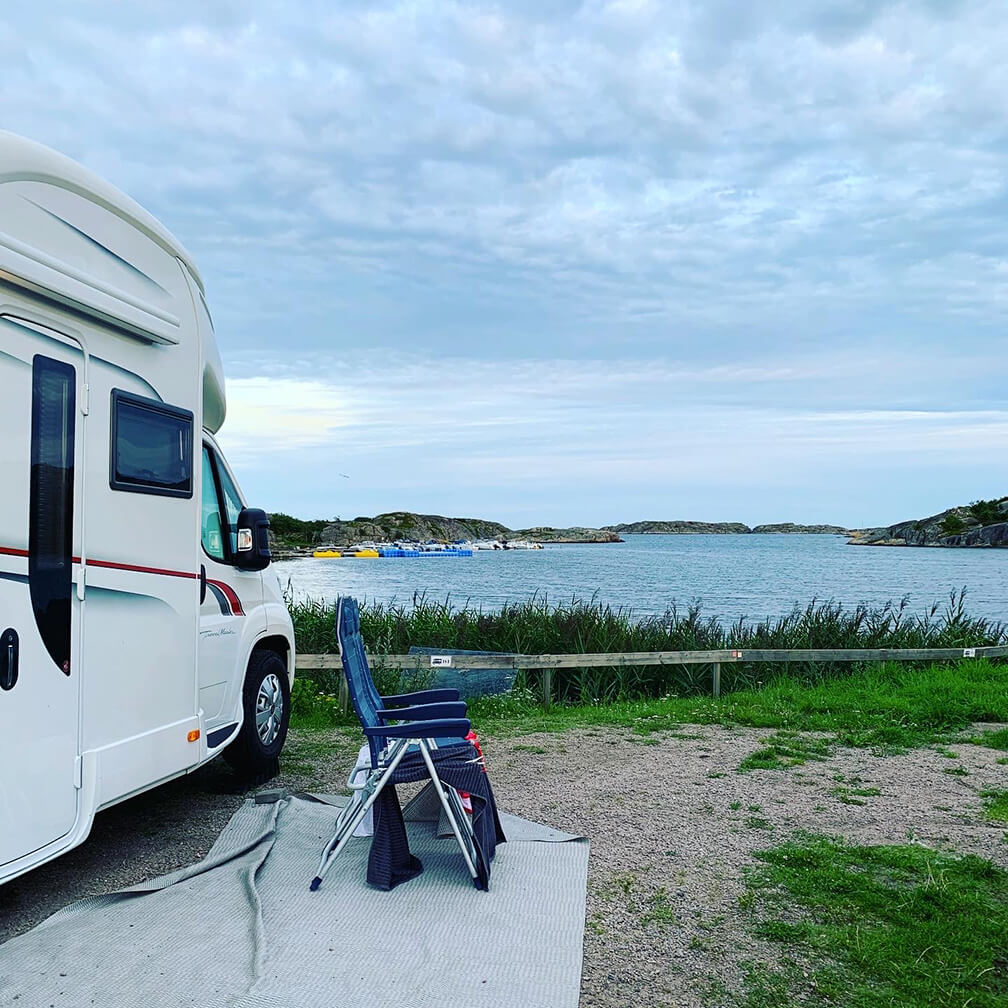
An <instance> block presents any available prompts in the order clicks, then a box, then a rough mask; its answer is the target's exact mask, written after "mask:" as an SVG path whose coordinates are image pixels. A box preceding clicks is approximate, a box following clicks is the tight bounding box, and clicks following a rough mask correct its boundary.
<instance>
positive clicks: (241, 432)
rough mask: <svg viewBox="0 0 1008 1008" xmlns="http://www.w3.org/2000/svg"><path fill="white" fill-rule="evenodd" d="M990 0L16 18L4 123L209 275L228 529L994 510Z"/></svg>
mask: <svg viewBox="0 0 1008 1008" xmlns="http://www.w3.org/2000/svg"><path fill="white" fill-rule="evenodd" d="M1004 13H1005V9H1004V4H1003V2H984V0H970V2H968V3H967V2H961V3H960V2H957V0H917V2H906V3H899V2H884V0H877V2H869V0H819V2H815V0H780V2H779V3H774V4H769V3H768V4H752V3H743V2H740V0H733V2H726V0H664V2H648V0H613V2H608V3H605V2H586V3H573V2H564V0H536V2H535V3H533V2H526V0H516V2H513V3H500V4H495V5H493V4H485V3H482V2H477V0H471V2H463V3H452V2H449V0H429V2H425V0H418V2H409V3H406V2H404V3H384V2H369V3H354V2H341V3H332V2H310V0H298V2H289V0H284V2H275V3H271V2H258V0H243V2H231V0H227V2H221V0H200V2H198V3H197V2H194V0H175V2H173V3H171V4H167V3H150V2H145V0H133V2H131V3H130V4H121V3H119V2H115V0H105V2H98V0H77V2H58V0H52V2H48V3H46V4H17V5H15V4H4V9H3V12H2V13H0V59H2V65H3V68H4V69H3V75H2V77H0V127H2V128H5V129H9V130H13V131H14V132H16V133H21V134H24V135H26V136H29V137H32V138H33V139H36V140H39V141H41V142H43V143H46V144H49V145H50V146H53V147H55V148H57V149H59V150H61V151H63V152H64V153H66V154H69V155H70V156H71V157H74V158H75V159H77V160H79V161H81V162H83V163H84V164H86V165H87V166H88V167H90V168H91V169H93V170H95V171H97V172H98V173H99V174H102V175H104V176H106V177H108V178H109V179H110V180H111V181H112V182H114V183H115V184H116V185H118V186H119V187H120V188H122V189H124V190H125V191H126V192H128V193H129V194H130V195H131V196H133V197H134V198H135V199H137V200H138V201H139V202H140V203H142V204H143V205H144V206H146V207H147V208H148V209H149V210H150V211H151V212H153V213H154V214H155V215H156V216H157V217H159V218H160V219H161V220H163V221H164V222H165V224H166V225H167V226H168V227H169V228H170V229H171V230H172V231H173V232H174V233H175V234H176V235H177V236H178V237H179V238H180V239H181V241H182V242H183V244H184V245H185V246H186V247H187V248H188V249H189V251H190V252H191V253H192V254H193V256H194V257H195V259H196V261H197V263H198V264H199V266H200V269H201V271H202V274H203V278H204V281H205V284H206V287H207V295H208V299H209V302H210V305H211V309H212V310H213V313H214V320H215V324H216V328H217V334H218V338H219V342H220V345H221V351H222V355H223V357H224V361H225V367H226V371H227V375H228V396H229V416H228V420H227V423H226V424H225V427H224V429H223V432H222V435H221V441H222V443H223V445H224V446H225V450H226V451H227V453H228V455H229V457H230V458H231V460H232V463H233V464H234V467H235V468H236V470H237V471H238V474H239V478H240V480H241V482H242V484H243V486H244V489H245V492H246V495H247V496H248V497H249V498H250V499H251V502H252V503H254V504H257V505H260V506H263V507H265V508H267V509H270V510H282V511H286V512H289V513H292V514H295V515H299V516H301V517H326V518H330V517H333V516H335V515H339V516H341V517H344V518H345V517H352V516H354V515H358V514H374V513H376V512H378V511H386V510H393V509H409V510H416V511H431V512H438V513H442V514H450V515H471V516H478V517H485V518H492V519H496V520H499V521H502V522H504V523H505V524H508V525H511V526H512V527H523V526H526V525H530V524H554V525H568V524H590V525H596V524H608V523H614V522H620V521H633V520H638V519H644V518H652V519H674V518H689V519H705V520H737V521H744V522H747V523H749V524H756V523H759V522H768V521H787V520H790V521H808V522H812V521H815V522H820V521H827V522H835V523H838V524H848V525H875V524H888V523H889V522H893V521H896V520H899V519H904V518H910V517H918V516H921V515H924V514H930V513H933V512H935V511H939V510H942V509H943V508H945V507H948V506H950V505H952V504H956V503H963V502H966V501H970V500H973V499H976V498H978V497H992V496H1001V495H1003V494H1005V493H1008V473H1006V466H1005V445H1006V444H1008V395H1006V392H1005V389H1006V387H1008V381H1006V379H1008V363H1006V361H1008V355H1006V354H1005V352H1004V350H1003V347H1004V326H1005V322H1006V315H1008V248H1006V246H1008V230H1006V213H1008V163H1006V155H1008V113H1006V108H1008V103H1006V99H1008V61H1006V60H1005V58H1004V53H1005V51H1006V50H1008V21H1006V19H1005V16H1004Z"/></svg>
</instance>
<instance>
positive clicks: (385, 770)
mask: <svg viewBox="0 0 1008 1008" xmlns="http://www.w3.org/2000/svg"><path fill="white" fill-rule="evenodd" d="M414 745H415V746H416V747H417V748H418V749H419V751H420V754H421V756H422V758H423V761H424V763H425V764H426V765H427V770H428V772H429V773H430V777H431V782H432V783H433V784H434V790H435V792H436V793H437V795H438V798H439V800H440V802H441V807H442V808H443V809H444V811H445V814H446V815H447V817H448V822H449V823H450V824H451V828H452V832H453V833H454V834H455V840H456V842H457V843H458V845H459V850H460V851H461V852H462V857H463V859H464V860H465V864H466V868H468V869H469V874H470V875H471V876H472V878H473V879H475V878H477V876H478V871H477V868H476V859H477V853H476V844H475V841H474V839H473V833H472V823H471V822H470V821H469V817H468V816H467V815H466V813H465V810H464V809H463V808H462V802H461V801H460V800H459V796H458V792H457V791H456V790H455V789H454V788H453V787H449V786H448V785H446V784H445V783H444V782H443V781H442V780H441V778H440V777H439V776H438V773H437V769H436V767H435V766H434V761H433V760H432V759H431V755H430V749H429V748H428V743H427V740H426V739H397V740H396V741H395V742H394V743H393V744H392V745H391V746H390V747H389V749H388V750H387V752H386V753H385V754H383V755H384V756H385V757H386V758H385V759H384V760H383V761H382V762H381V763H380V764H379V766H378V767H377V769H375V770H372V771H371V773H370V774H369V775H368V778H367V780H366V781H365V782H364V783H363V784H362V785H359V786H358V787H356V788H354V791H353V797H352V798H351V799H350V802H349V803H348V804H347V805H346V806H344V808H343V809H342V811H341V812H340V814H339V817H338V818H337V820H336V827H335V830H334V831H333V836H332V839H331V840H330V841H329V843H328V844H326V847H325V849H324V850H323V851H322V857H321V859H320V860H319V867H318V872H317V874H316V875H315V878H313V879H312V881H311V886H310V888H311V890H312V891H313V892H314V891H315V890H316V889H318V887H319V886H320V885H321V884H322V879H323V878H324V877H325V875H326V872H328V871H329V869H330V868H331V867H332V865H333V862H334V861H335V860H336V859H337V858H338V857H339V856H340V854H341V853H342V852H343V848H344V847H346V845H347V843H348V842H349V840H350V838H351V837H352V836H353V832H354V830H355V829H356V828H357V826H358V824H359V823H360V822H361V820H362V819H363V818H364V816H366V815H367V812H368V809H370V808H371V806H372V805H374V803H375V801H376V800H377V799H378V796H379V795H380V794H381V792H382V790H383V788H384V787H385V785H386V784H388V783H389V781H390V780H391V779H392V775H393V773H394V772H395V769H396V767H397V766H398V765H399V764H400V763H401V762H402V759H403V757H404V756H405V755H406V754H407V752H408V751H409V749H410V747H411V746H414Z"/></svg>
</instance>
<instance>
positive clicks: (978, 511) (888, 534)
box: [850, 497, 1008, 546]
mask: <svg viewBox="0 0 1008 1008" xmlns="http://www.w3.org/2000/svg"><path fill="white" fill-rule="evenodd" d="M990 519H993V520H990ZM999 519H1000V520H999ZM1005 519H1008V497H1002V498H1001V499H1000V500H997V501H977V502H974V503H973V504H970V505H966V506H963V507H954V508H949V509H948V510H946V511H942V512H940V513H939V514H936V515H931V516H930V517H929V518H916V519H911V520H910V521H902V522H896V524H895V525H886V526H884V527H882V528H871V529H861V530H860V531H859V532H857V533H856V534H855V535H854V537H853V538H852V539H851V540H850V544H851V545H852V546H1008V521H1006V520H1005Z"/></svg>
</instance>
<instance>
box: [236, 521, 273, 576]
mask: <svg viewBox="0 0 1008 1008" xmlns="http://www.w3.org/2000/svg"><path fill="white" fill-rule="evenodd" d="M269 527H270V521H269V515H268V514H266V512H265V511H262V510H261V509H259V508H245V509H244V510H243V511H242V512H241V514H239V515H238V522H237V524H236V526H235V528H236V531H237V534H238V545H237V548H236V549H235V555H234V564H235V567H238V568H240V569H241V570H247V571H261V570H265V569H266V568H267V567H268V566H269V565H270V560H272V559H273V558H272V556H271V555H270V547H269Z"/></svg>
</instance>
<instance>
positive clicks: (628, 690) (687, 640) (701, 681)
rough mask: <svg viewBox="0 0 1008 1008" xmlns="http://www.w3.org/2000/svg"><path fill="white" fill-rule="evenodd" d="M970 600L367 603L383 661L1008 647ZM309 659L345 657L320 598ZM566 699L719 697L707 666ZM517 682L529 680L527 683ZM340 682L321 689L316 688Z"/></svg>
mask: <svg viewBox="0 0 1008 1008" xmlns="http://www.w3.org/2000/svg"><path fill="white" fill-rule="evenodd" d="M965 596H966V592H965V589H963V590H961V591H953V592H952V593H951V594H950V595H949V598H948V601H947V602H946V603H945V604H944V605H940V604H938V603H936V604H934V605H932V606H930V607H929V608H928V609H926V610H924V611H923V612H921V613H919V614H914V613H912V612H911V611H910V609H909V605H908V601H907V599H905V598H904V599H902V600H901V601H899V602H887V603H886V604H885V605H883V606H878V607H874V608H873V607H871V606H868V605H858V606H855V607H846V606H844V605H843V604H841V603H839V602H835V601H832V600H830V601H823V600H819V599H813V600H812V601H811V602H809V603H808V605H806V606H805V607H804V608H802V607H799V606H796V607H795V608H794V609H793V610H792V611H791V612H790V613H788V614H787V615H786V616H781V617H779V618H777V619H765V620H759V621H749V620H747V619H745V618H742V619H738V620H736V621H735V622H734V623H730V624H724V623H722V622H721V621H720V620H718V619H716V618H714V617H705V616H704V615H703V613H702V611H701V607H700V605H699V604H698V603H693V604H691V605H689V606H687V607H686V609H685V610H681V609H680V608H679V607H678V606H677V605H676V604H674V603H673V604H672V605H671V606H669V608H668V610H667V611H666V612H665V613H664V614H663V615H662V616H645V617H637V616H636V615H635V614H634V613H633V610H631V609H624V608H613V607H611V606H608V605H605V604H603V603H601V602H599V601H598V600H597V599H596V598H595V597H594V596H593V597H592V598H590V599H578V598H573V599H571V600H570V601H569V602H563V603H556V604H555V603H551V602H550V601H549V600H548V599H547V598H546V597H545V596H538V595H536V596H533V597H532V598H530V599H528V600H527V601H524V602H513V603H507V604H506V605H504V606H503V607H502V608H501V609H499V610H493V611H486V610H484V609H482V608H481V607H479V608H474V607H472V606H470V605H469V604H468V603H466V604H464V605H462V606H455V605H453V604H452V602H451V600H450V599H446V600H445V601H444V602H439V601H434V600H432V599H429V598H427V597H426V596H425V595H416V596H414V598H413V602H412V605H411V606H406V605H385V604H382V603H374V602H372V603H368V602H366V601H365V602H364V603H363V604H362V606H361V630H362V633H363V635H364V640H365V642H366V644H367V646H368V650H369V651H371V652H372V653H375V654H406V653H407V652H408V651H409V649H410V646H411V645H419V646H427V647H443V648H457V649H465V650H474V651H499V652H505V653H514V654H610V653H615V652H627V651H705V650H719V649H725V648H737V649H739V650H742V651H743V652H744V651H746V650H752V649H763V648H773V649H778V648H779V649H788V650H792V649H805V648H813V649H814V648H843V649H858V648H938V647H955V648H958V647H982V646H989V645H997V644H1006V643H1008V624H1006V623H1001V622H993V621H991V620H989V619H986V618H984V617H974V616H970V615H969V614H968V613H967V612H966V604H965V603H966V599H965ZM289 606H290V610H291V616H292V618H293V621H294V629H295V633H296V636H297V647H298V650H299V651H300V652H302V653H308V654H325V653H329V652H332V651H334V650H335V649H336V645H335V640H334V637H333V624H334V617H335V605H334V604H333V603H331V602H326V601H322V600H318V599H309V600H307V601H302V602H293V601H289ZM861 667H862V666H861V665H856V664H854V663H835V664H829V663H816V664H811V663H798V662H791V663H780V664H778V665H771V664H763V663H761V664H755V663H747V662H745V661H741V662H733V663H731V664H730V665H725V666H723V667H722V688H723V689H724V690H726V691H728V690H736V689H751V688H754V687H756V686H758V685H760V684H761V683H764V682H767V681H769V680H770V679H772V678H774V677H775V676H776V675H778V674H780V673H782V672H786V673H788V674H789V675H790V676H792V677H795V678H797V679H798V680H800V681H805V682H820V681H823V680H825V679H829V678H833V677H835V676H837V675H846V674H849V673H850V672H851V671H853V670H855V669H860V668H861ZM554 684H555V689H556V695H557V699H559V700H561V701H570V702H580V703H585V702H592V701H597V702H604V701H609V700H617V699H619V700H627V699H638V698H644V697H655V696H665V695H668V694H673V693H674V694H678V695H691V694H697V693H705V692H708V691H709V689H710V668H709V667H704V666H699V665H685V666H643V667H639V668H634V667H617V668H592V669H558V670H556V671H555V672H554ZM519 685H521V683H520V682H519ZM330 686H331V684H330V683H328V682H327V681H325V680H324V679H323V680H320V681H319V687H320V688H322V689H328V688H330Z"/></svg>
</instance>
